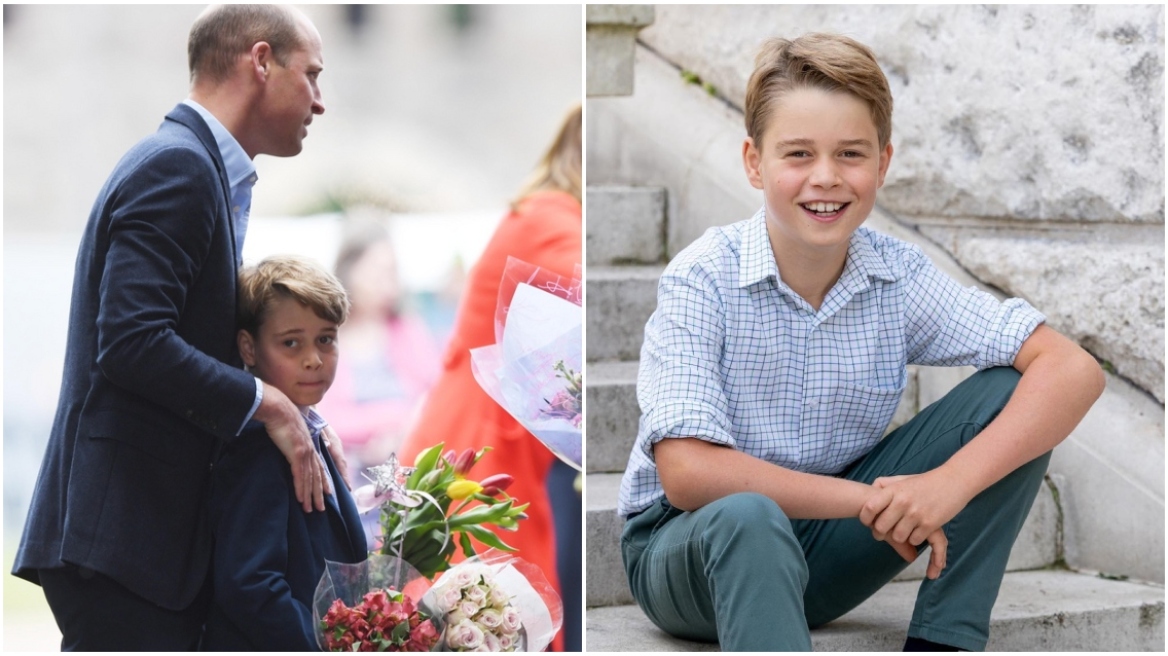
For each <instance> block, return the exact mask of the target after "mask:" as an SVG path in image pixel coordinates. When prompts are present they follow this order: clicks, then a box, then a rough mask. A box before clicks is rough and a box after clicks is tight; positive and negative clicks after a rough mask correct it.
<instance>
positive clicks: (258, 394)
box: [235, 378, 264, 435]
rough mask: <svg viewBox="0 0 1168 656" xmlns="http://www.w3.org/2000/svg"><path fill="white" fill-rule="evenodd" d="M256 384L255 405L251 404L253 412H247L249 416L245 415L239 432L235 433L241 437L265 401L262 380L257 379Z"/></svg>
mask: <svg viewBox="0 0 1168 656" xmlns="http://www.w3.org/2000/svg"><path fill="white" fill-rule="evenodd" d="M255 382H256V397H255V403H253V404H251V410H248V411H247V415H245V416H244V418H243V423H242V424H240V425H239V430H237V431H235V434H236V435H239V434H240V433H242V432H243V427H244V426H247V422H249V421H251V418H252V415H254V414H255V412H256V410H259V409H260V401H263V400H264V382H263V381H262V380H260V379H259V378H256V379H255Z"/></svg>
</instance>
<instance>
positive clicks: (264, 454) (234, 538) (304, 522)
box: [202, 422, 368, 651]
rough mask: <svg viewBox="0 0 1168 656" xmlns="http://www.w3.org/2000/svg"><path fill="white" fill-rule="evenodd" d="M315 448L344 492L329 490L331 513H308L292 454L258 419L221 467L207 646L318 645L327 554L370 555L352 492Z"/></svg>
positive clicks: (215, 495) (215, 484)
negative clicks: (316, 599) (296, 485)
mask: <svg viewBox="0 0 1168 656" xmlns="http://www.w3.org/2000/svg"><path fill="white" fill-rule="evenodd" d="M317 450H318V451H319V452H320V453H321V455H322V456H323V458H324V461H325V464H326V465H327V466H328V471H329V475H330V476H331V478H332V485H333V489H334V490H335V491H336V494H334V495H325V512H317V511H313V512H311V513H306V512H304V508H303V507H302V506H301V505H300V503H299V502H298V501H296V491H295V490H294V489H293V487H292V468H291V466H289V465H288V460H287V459H286V458H284V455H283V454H282V453H280V450H279V449H277V448H276V445H275V444H274V443H273V442H272V440H271V438H269V437H268V434H267V432H266V431H265V430H264V427H263V426H261V425H259V424H256V423H254V422H253V423H249V424H248V428H247V430H245V431H244V433H243V435H241V436H240V438H239V439H238V440H236V441H235V442H234V443H233V444H232V445H231V446H230V447H228V448H227V450H226V451H224V453H223V457H222V459H221V460H220V461H219V462H218V463H217V464H216V465H215V472H214V474H213V475H212V485H211V500H210V515H211V523H212V527H213V531H214V534H215V558H214V561H213V562H212V565H211V570H212V576H213V581H214V582H213V587H214V591H215V596H214V601H212V603H211V612H210V614H209V616H208V618H207V624H206V627H205V629H204V633H203V643H202V649H203V650H205V651H318V650H319V647H318V646H317V642H316V634H315V632H314V629H313V619H312V598H313V594H314V593H315V592H316V586H317V583H318V582H319V581H320V577H321V575H322V574H323V573H324V561H325V559H328V560H331V561H334V562H344V563H357V562H361V561H363V560H365V558H366V557H367V556H368V554H367V551H366V544H365V530H364V528H362V526H361V517H360V516H359V515H358V514H357V506H356V504H354V503H353V497H352V495H350V494H349V490H348V488H346V487H345V483H344V481H343V480H342V479H341V475H340V473H339V472H338V471H337V467H336V465H335V464H334V463H333V459H332V456H331V455H330V454H329V453H328V449H321V448H319V446H318V448H317Z"/></svg>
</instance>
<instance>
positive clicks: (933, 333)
mask: <svg viewBox="0 0 1168 656" xmlns="http://www.w3.org/2000/svg"><path fill="white" fill-rule="evenodd" d="M910 258H911V259H910V262H909V268H910V270H911V271H912V274H911V275H912V279H911V284H910V285H909V288H908V290H907V294H906V297H905V310H906V312H905V321H906V327H905V335H906V338H907V342H908V353H907V356H908V363H909V364H920V365H928V366H938V367H956V366H966V365H968V366H973V367H975V368H977V369H978V370H979V371H980V370H982V369H988V368H990V367H1008V366H1011V365H1013V364H1014V358H1015V357H1017V355H1018V351H1019V350H1020V349H1021V348H1022V343H1023V342H1025V341H1026V339H1027V338H1029V337H1030V335H1031V334H1032V333H1033V332H1034V330H1035V329H1036V328H1038V326H1039V324H1041V323H1043V322H1045V321H1046V317H1045V316H1044V315H1043V314H1042V313H1041V312H1039V311H1038V310H1036V309H1035V308H1034V307H1033V306H1031V305H1030V304H1029V303H1027V302H1026V301H1024V300H1022V299H1020V298H1011V299H1008V300H1006V301H999V300H998V299H997V298H996V297H994V295H993V294H990V293H988V292H985V291H982V290H980V289H977V288H976V287H962V286H961V285H959V284H958V283H957V281H955V280H953V279H952V278H950V277H949V276H947V275H945V274H944V273H942V272H941V271H939V270H938V269H937V268H936V266H934V265H933V263H932V262H931V261H930V260H929V258H928V257H926V256H925V255H924V254H923V253H921V252H920V250H919V249H916V248H914V249H912V252H911V253H910Z"/></svg>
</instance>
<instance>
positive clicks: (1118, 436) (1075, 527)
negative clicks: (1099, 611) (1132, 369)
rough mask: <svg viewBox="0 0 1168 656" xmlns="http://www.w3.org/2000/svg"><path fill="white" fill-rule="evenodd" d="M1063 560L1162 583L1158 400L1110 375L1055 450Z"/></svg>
mask: <svg viewBox="0 0 1168 656" xmlns="http://www.w3.org/2000/svg"><path fill="white" fill-rule="evenodd" d="M1050 471H1051V473H1052V474H1059V475H1061V476H1063V477H1064V479H1065V480H1066V483H1065V484H1064V485H1062V486H1060V499H1059V500H1060V503H1061V504H1062V507H1063V510H1064V515H1065V525H1066V544H1067V563H1068V564H1069V565H1071V566H1072V567H1081V568H1087V569H1093V570H1097V571H1102V572H1107V573H1109V574H1122V575H1126V576H1131V577H1133V578H1137V579H1142V580H1145V581H1156V582H1159V583H1163V582H1164V406H1162V405H1160V404H1158V403H1156V401H1155V400H1154V399H1152V398H1150V397H1149V396H1148V395H1147V394H1145V393H1144V392H1142V391H1140V390H1138V389H1136V388H1135V387H1133V386H1132V385H1130V384H1128V383H1126V382H1125V381H1123V380H1121V379H1119V378H1116V377H1115V376H1111V375H1108V376H1107V391H1106V392H1104V394H1103V396H1102V397H1100V399H1099V400H1098V401H1097V402H1096V403H1095V405H1094V407H1092V408H1091V411H1090V412H1088V413H1087V416H1086V417H1084V418H1083V421H1082V422H1081V423H1080V424H1079V426H1078V427H1077V428H1076V429H1075V430H1074V431H1072V432H1071V435H1070V436H1069V437H1067V439H1066V440H1065V441H1064V442H1063V443H1062V444H1060V445H1059V446H1058V447H1057V448H1055V450H1054V455H1053V456H1052V457H1051V461H1050Z"/></svg>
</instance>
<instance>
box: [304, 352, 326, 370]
mask: <svg viewBox="0 0 1168 656" xmlns="http://www.w3.org/2000/svg"><path fill="white" fill-rule="evenodd" d="M323 363H324V360H322V359H321V357H320V354H319V353H317V352H316V351H313V352H311V353H309V354H308V355H307V356H306V357H305V358H304V368H305V369H316V368H317V367H319V366H320V365H321V364H323Z"/></svg>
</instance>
